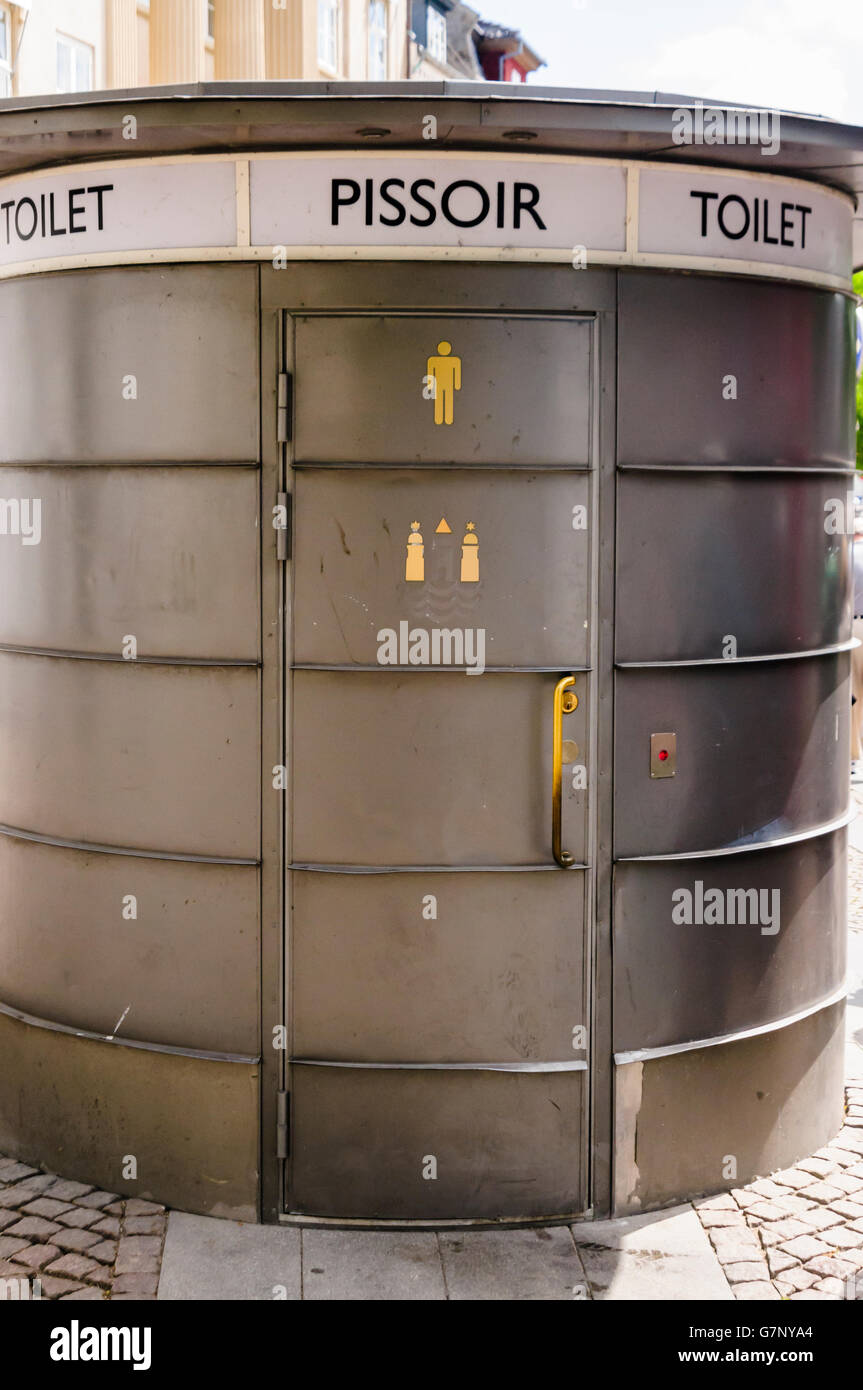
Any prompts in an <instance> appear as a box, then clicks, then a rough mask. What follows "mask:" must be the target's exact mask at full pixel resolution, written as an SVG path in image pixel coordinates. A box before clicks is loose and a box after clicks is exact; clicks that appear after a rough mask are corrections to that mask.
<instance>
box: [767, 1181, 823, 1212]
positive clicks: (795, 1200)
mask: <svg viewBox="0 0 863 1390" xmlns="http://www.w3.org/2000/svg"><path fill="white" fill-rule="evenodd" d="M774 1206H777V1207H781V1209H782V1211H783V1212H784V1213H785V1215H786V1216H802V1215H803V1212H805V1211H811V1210H812V1208H813V1207H814V1206H815V1203H814V1202H810V1200H809V1190H808V1188H807V1189H805V1190H804V1191H803V1192H794V1193H792V1195H791V1196H790V1197H777V1198H776V1201H775V1202H774Z"/></svg>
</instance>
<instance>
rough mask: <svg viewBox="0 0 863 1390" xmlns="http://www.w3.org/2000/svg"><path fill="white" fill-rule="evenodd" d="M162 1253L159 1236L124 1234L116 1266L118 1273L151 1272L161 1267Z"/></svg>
mask: <svg viewBox="0 0 863 1390" xmlns="http://www.w3.org/2000/svg"><path fill="white" fill-rule="evenodd" d="M161 1254H162V1242H161V1240H159V1238H158V1236H123V1237H122V1239H121V1241H120V1246H119V1249H118V1251H117V1261H116V1266H115V1268H116V1270H117V1273H118V1274H135V1273H137V1272H139V1271H140V1272H142V1273H144V1272H146V1273H150V1272H151V1271H152V1270H157V1269H158V1268H159V1260H160V1258H161Z"/></svg>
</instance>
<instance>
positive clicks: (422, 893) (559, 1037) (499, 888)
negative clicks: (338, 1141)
mask: <svg viewBox="0 0 863 1390" xmlns="http://www.w3.org/2000/svg"><path fill="white" fill-rule="evenodd" d="M584 879H585V875H584V874H583V873H579V872H578V871H577V870H572V871H570V872H567V873H520V874H506V873H496V874H482V873H478V874H465V873H461V874H446V873H437V874H434V873H425V874H413V873H401V874H333V873H295V874H294V875H293V886H292V887H293V913H292V922H293V926H292V938H291V943H292V944H291V956H292V961H293V977H294V986H293V1018H294V1027H293V1050H294V1055H295V1056H298V1057H312V1058H322V1059H323V1058H326V1059H335V1060H340V1061H369V1062H404V1061H414V1062H475V1061H479V1062H572V1061H578V1060H582V1061H584V1060H585V1059H586V1047H585V1046H584V1045H582V1046H580V1047H579V1050H578V1051H574V1050H573V1043H574V1042H577V1041H578V1038H577V1037H576V1038H574V1037H573V1030H574V1029H575V1028H576V1027H582V1028H584V1027H585V1025H586V1023H587V1018H586V1012H585V1002H584V981H583V976H584V896H585V883H584ZM0 969H2V958H0ZM582 1044H583V1039H582Z"/></svg>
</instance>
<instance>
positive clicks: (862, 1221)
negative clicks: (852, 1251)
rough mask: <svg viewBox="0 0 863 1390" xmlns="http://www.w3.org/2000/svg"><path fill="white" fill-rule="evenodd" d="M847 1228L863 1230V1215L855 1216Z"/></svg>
mask: <svg viewBox="0 0 863 1390" xmlns="http://www.w3.org/2000/svg"><path fill="white" fill-rule="evenodd" d="M847 1229H848V1230H849V1231H863V1217H860V1218H857V1217H855V1219H854V1220H853V1221H849V1222H848V1225H847Z"/></svg>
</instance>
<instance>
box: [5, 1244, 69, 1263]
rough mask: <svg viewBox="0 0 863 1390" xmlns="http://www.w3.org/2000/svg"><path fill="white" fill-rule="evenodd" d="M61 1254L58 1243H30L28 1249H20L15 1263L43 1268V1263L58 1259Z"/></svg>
mask: <svg viewBox="0 0 863 1390" xmlns="http://www.w3.org/2000/svg"><path fill="white" fill-rule="evenodd" d="M59 1254H60V1251H59V1249H58V1247H57V1246H56V1245H28V1246H27V1248H26V1250H19V1251H18V1254H17V1255H16V1256H15V1263H16V1264H20V1265H24V1266H25V1267H26V1268H27V1269H42V1267H43V1265H47V1264H50V1263H51V1261H52V1260H56V1258H57V1256H58V1255H59Z"/></svg>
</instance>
